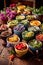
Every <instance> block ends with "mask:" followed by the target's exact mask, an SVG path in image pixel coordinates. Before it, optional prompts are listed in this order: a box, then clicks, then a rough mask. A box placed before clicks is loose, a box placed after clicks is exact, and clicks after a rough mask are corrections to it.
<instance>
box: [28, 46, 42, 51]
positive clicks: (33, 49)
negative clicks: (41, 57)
mask: <svg viewBox="0 0 43 65" xmlns="http://www.w3.org/2000/svg"><path fill="white" fill-rule="evenodd" d="M29 48H30V50H32V51H33V52H34V51H36V50H41V47H40V48H33V47H32V46H30V45H29Z"/></svg>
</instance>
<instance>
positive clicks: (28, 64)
mask: <svg viewBox="0 0 43 65" xmlns="http://www.w3.org/2000/svg"><path fill="white" fill-rule="evenodd" d="M2 44H3V43H2V40H1V39H0V65H43V50H42V51H41V52H40V53H39V58H40V59H41V60H40V59H36V58H35V56H34V55H33V54H31V53H30V52H29V51H28V53H27V54H26V55H25V56H23V57H22V58H17V57H15V58H14V60H13V61H10V60H9V59H8V56H9V51H10V50H11V49H12V47H9V48H6V47H4V46H3V45H2ZM40 54H41V55H40Z"/></svg>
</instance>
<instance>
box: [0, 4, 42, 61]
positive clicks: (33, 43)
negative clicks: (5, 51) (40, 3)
mask: <svg viewBox="0 0 43 65" xmlns="http://www.w3.org/2000/svg"><path fill="white" fill-rule="evenodd" d="M0 39H2V40H3V42H4V41H5V42H6V43H5V44H3V45H4V46H6V47H12V48H13V49H12V50H11V51H10V52H9V54H10V55H9V59H10V60H13V59H14V57H15V56H17V57H19V58H21V57H23V56H24V55H25V54H27V52H28V51H29V49H30V51H31V53H34V51H37V50H42V48H43V7H40V8H39V9H35V8H31V7H29V6H26V5H22V4H11V5H10V6H9V7H6V10H1V11H0ZM0 42H1V41H0Z"/></svg>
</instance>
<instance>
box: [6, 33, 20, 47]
mask: <svg viewBox="0 0 43 65" xmlns="http://www.w3.org/2000/svg"><path fill="white" fill-rule="evenodd" d="M14 35H16V34H14ZM12 36H13V35H12ZM10 37H11V36H10ZM8 38H9V37H8ZM8 38H7V39H6V41H7V47H9V46H14V45H16V44H18V43H19V42H20V38H19V37H18V41H17V42H10V41H8Z"/></svg>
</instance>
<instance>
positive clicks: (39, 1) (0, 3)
mask: <svg viewBox="0 0 43 65" xmlns="http://www.w3.org/2000/svg"><path fill="white" fill-rule="evenodd" d="M18 1H23V0H16V1H15V0H6V6H7V7H8V6H9V5H10V3H14V2H18ZM27 3H28V2H27ZM35 4H36V7H37V8H39V7H40V6H43V0H36V3H35ZM3 8H4V0H0V10H1V9H3Z"/></svg>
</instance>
